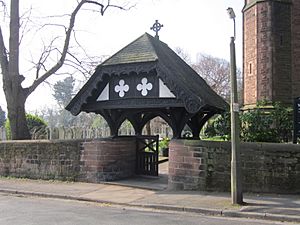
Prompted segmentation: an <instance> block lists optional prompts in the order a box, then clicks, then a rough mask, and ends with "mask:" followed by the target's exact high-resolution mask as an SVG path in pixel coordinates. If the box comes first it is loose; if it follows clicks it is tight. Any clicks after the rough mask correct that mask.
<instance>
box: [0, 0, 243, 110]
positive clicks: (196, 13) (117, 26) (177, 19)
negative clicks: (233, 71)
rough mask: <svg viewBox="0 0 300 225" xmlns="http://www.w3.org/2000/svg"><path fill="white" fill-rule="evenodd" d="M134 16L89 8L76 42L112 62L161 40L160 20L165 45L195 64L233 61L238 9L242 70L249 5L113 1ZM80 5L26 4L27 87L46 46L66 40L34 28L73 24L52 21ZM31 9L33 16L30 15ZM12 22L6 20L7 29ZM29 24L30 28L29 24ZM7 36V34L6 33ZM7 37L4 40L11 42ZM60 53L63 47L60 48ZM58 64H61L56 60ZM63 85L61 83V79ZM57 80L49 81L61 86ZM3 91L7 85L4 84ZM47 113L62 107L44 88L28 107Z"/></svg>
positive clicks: (53, 0)
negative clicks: (140, 44)
mask: <svg viewBox="0 0 300 225" xmlns="http://www.w3.org/2000/svg"><path fill="white" fill-rule="evenodd" d="M111 2H112V3H114V4H116V5H122V6H124V7H127V8H129V7H130V6H134V7H131V8H130V9H129V10H125V11H124V10H119V9H115V8H111V9H109V10H108V11H106V13H105V15H104V16H100V15H99V13H96V12H92V11H91V10H89V9H91V8H84V10H82V11H81V12H80V14H79V16H78V18H77V20H76V23H75V31H76V40H77V41H78V42H79V43H80V44H81V46H82V47H83V49H84V50H85V52H86V53H87V54H88V55H90V56H103V55H105V56H110V55H112V54H114V53H116V52H117V51H118V50H120V49H121V48H123V47H125V46H126V45H127V44H129V43H130V42H132V41H134V40H135V39H137V38H138V37H140V36H141V35H143V34H144V33H145V32H147V33H149V34H151V35H153V36H154V35H155V33H154V32H153V31H152V30H150V27H151V26H152V25H153V24H154V22H155V20H159V22H160V23H161V24H163V28H162V29H161V30H160V32H159V36H160V40H161V41H163V42H165V43H166V44H168V45H169V47H171V48H172V49H175V48H177V47H180V48H181V49H183V50H184V51H185V52H186V53H188V54H189V55H190V57H191V60H192V61H195V60H196V58H197V54H199V53H204V54H209V55H212V56H214V57H218V58H223V59H226V60H228V61H229V59H230V50H229V43H230V37H231V36H233V27H234V26H233V21H232V20H231V19H230V18H229V16H228V14H227V11H226V9H227V8H228V7H232V8H233V9H234V11H235V14H236V31H237V38H236V52H237V56H236V57H237V66H238V67H239V68H241V67H242V8H243V3H244V1H243V0H139V1H137V0H127V1H124V0H111ZM75 4H76V1H75V0H63V1H62V0H43V1H40V0H26V1H21V6H20V7H21V14H22V15H24V17H26V16H28V15H29V13H28V12H29V11H30V20H31V21H33V22H31V23H28V24H27V25H26V26H25V27H26V29H27V32H26V33H25V35H24V37H23V38H22V42H21V57H20V58H21V60H20V64H21V65H20V73H21V74H23V75H24V76H25V77H26V80H25V81H24V82H23V86H24V87H25V86H28V85H29V84H30V83H31V82H32V80H33V77H34V76H35V73H34V72H33V71H31V70H29V69H30V68H31V67H32V64H30V61H36V60H37V59H38V57H39V55H40V54H39V53H40V52H41V49H42V48H43V44H44V43H46V44H47V43H49V41H50V40H51V39H52V38H54V37H57V36H60V37H61V40H63V39H62V38H63V34H64V33H63V30H62V27H59V26H46V27H43V29H39V30H38V31H37V29H35V28H34V26H37V25H41V23H48V22H47V20H51V23H55V24H67V22H68V17H66V16H64V17H60V18H59V19H57V18H56V19H49V17H48V16H51V15H63V14H67V13H70V12H71V11H72V9H73V8H74V6H75ZM29 9H31V10H29ZM8 21H9V20H8V19H2V20H1V19H0V24H1V26H2V27H4V28H5V24H8ZM23 24H25V23H23ZM4 30H5V29H4ZM6 34H7V32H5V31H4V36H5V37H4V38H5V39H6V43H7V42H8V36H7V35H6ZM58 47H60V46H59V45H58ZM54 60H55V59H54ZM55 79H56V80H57V79H60V78H55ZM55 79H54V78H51V79H50V80H49V82H50V83H53V82H55ZM1 86H2V79H1ZM0 106H1V107H2V109H4V110H6V103H5V97H4V94H3V92H2V89H1V92H0ZM46 107H56V106H55V101H54V98H53V97H52V93H51V88H50V86H49V85H48V84H43V85H41V86H40V87H38V88H37V89H36V91H35V92H34V93H32V95H31V96H29V98H28V99H27V101H26V110H27V111H31V112H34V111H36V110H40V109H42V108H46Z"/></svg>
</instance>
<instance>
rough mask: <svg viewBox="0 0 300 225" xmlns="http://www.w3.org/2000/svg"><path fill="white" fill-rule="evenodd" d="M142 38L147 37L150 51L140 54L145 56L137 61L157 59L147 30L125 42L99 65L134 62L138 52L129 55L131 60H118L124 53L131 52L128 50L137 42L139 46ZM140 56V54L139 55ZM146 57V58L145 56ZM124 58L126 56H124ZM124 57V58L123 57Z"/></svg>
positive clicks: (151, 38)
mask: <svg viewBox="0 0 300 225" xmlns="http://www.w3.org/2000/svg"><path fill="white" fill-rule="evenodd" d="M143 38H147V40H148V43H149V44H148V45H147V46H148V47H149V48H150V51H148V52H147V53H148V55H146V56H145V55H143V54H142V57H143V56H144V57H146V58H143V59H140V60H141V61H139V60H137V61H138V62H142V61H143V60H146V61H147V60H149V59H150V61H155V60H157V59H158V55H157V51H156V49H155V47H154V45H153V43H152V42H153V38H154V37H152V36H151V35H150V34H148V33H147V32H146V33H144V34H143V35H141V36H140V37H138V38H137V39H135V40H134V41H132V42H130V43H129V44H127V45H126V46H125V47H123V48H122V49H121V50H119V51H118V52H116V53H115V54H113V55H112V56H111V57H109V58H108V59H106V60H105V61H104V62H102V63H101V64H100V65H99V66H108V65H115V64H124V63H132V62H136V61H135V60H136V59H135V57H137V56H138V53H135V54H133V55H131V56H132V57H133V59H131V60H132V62H131V61H130V59H129V61H126V60H125V61H123V62H122V61H121V62H120V60H121V59H122V57H124V54H128V53H132V52H130V50H132V49H131V48H132V46H133V45H135V44H137V45H139V46H141V43H142V42H143V40H142V39H143ZM141 53H143V51H141ZM139 56H141V55H139ZM147 57H148V58H147ZM125 58H126V57H125ZM123 59H124V58H123Z"/></svg>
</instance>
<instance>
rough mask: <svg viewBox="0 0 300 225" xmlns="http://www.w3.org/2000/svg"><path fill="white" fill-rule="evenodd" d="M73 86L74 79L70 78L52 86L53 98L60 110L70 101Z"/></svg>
mask: <svg viewBox="0 0 300 225" xmlns="http://www.w3.org/2000/svg"><path fill="white" fill-rule="evenodd" d="M74 85H75V79H74V78H73V77H71V76H70V77H66V78H65V79H64V80H62V81H57V82H56V83H55V84H54V86H53V90H54V94H53V97H54V98H55V100H56V102H57V104H58V105H59V106H60V107H61V108H64V107H65V106H66V105H67V104H68V103H69V102H70V101H71V99H72V97H73V93H74Z"/></svg>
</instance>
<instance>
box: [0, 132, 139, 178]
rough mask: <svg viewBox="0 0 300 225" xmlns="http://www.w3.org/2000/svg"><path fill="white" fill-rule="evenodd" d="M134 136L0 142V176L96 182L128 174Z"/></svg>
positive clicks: (132, 161)
mask: <svg viewBox="0 0 300 225" xmlns="http://www.w3.org/2000/svg"><path fill="white" fill-rule="evenodd" d="M135 154H136V140H135V137H133V138H103V139H98V140H95V141H84V140H59V141H48V140H40V141H36V140H34V141H3V142H0V176H13V177H22V178H31V179H58V180H71V181H87V182H100V181H108V180H114V179H120V178H125V177H129V176H132V175H133V174H134V172H135Z"/></svg>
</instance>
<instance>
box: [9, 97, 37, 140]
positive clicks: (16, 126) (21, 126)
mask: <svg viewBox="0 0 300 225" xmlns="http://www.w3.org/2000/svg"><path fill="white" fill-rule="evenodd" d="M18 92H19V93H18V94H16V93H14V94H13V95H14V96H15V97H14V99H15V100H12V101H11V100H9V101H7V111H8V119H9V123H10V129H11V139H12V140H25V139H31V135H30V133H29V130H28V127H27V121H26V113H25V101H26V97H25V96H24V94H22V93H20V91H18ZM6 99H8V98H6ZM9 99H12V98H9Z"/></svg>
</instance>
